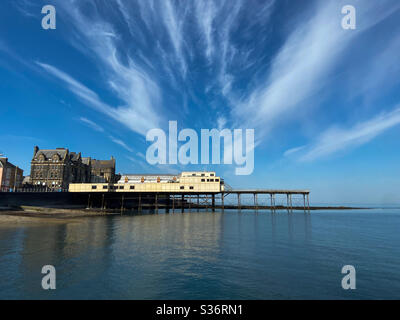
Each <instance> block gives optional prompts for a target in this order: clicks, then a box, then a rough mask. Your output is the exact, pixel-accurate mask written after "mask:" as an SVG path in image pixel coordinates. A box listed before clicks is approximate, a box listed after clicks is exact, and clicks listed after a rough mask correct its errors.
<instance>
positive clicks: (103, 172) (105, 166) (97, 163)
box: [82, 157, 117, 183]
mask: <svg viewBox="0 0 400 320" xmlns="http://www.w3.org/2000/svg"><path fill="white" fill-rule="evenodd" d="M82 161H83V162H84V163H85V164H86V165H87V166H88V169H89V175H90V180H89V181H90V182H94V183H102V182H106V183H114V182H116V179H117V178H116V175H115V159H114V158H113V157H111V160H96V159H92V158H90V157H89V158H83V159H82Z"/></svg>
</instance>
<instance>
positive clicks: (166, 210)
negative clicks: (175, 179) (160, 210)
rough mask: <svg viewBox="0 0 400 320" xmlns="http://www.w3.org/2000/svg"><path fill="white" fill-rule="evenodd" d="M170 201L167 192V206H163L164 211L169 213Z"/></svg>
mask: <svg viewBox="0 0 400 320" xmlns="http://www.w3.org/2000/svg"><path fill="white" fill-rule="evenodd" d="M170 201H171V196H170V195H169V194H167V206H166V207H165V213H169V207H170Z"/></svg>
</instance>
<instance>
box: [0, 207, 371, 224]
mask: <svg viewBox="0 0 400 320" xmlns="http://www.w3.org/2000/svg"><path fill="white" fill-rule="evenodd" d="M179 209H180V208H176V210H177V211H179ZM185 209H192V210H195V209H197V208H196V207H194V206H193V207H191V208H189V207H187V206H186V207H185ZM199 209H206V207H205V206H199ZM208 209H211V208H210V207H208ZM215 209H222V206H219V205H217V206H215ZM224 209H225V210H253V209H254V210H256V209H258V210H272V209H271V207H270V206H258V207H257V208H256V207H254V206H246V205H243V206H241V208H240V209H239V208H238V207H237V206H230V205H225V206H224ZM362 209H366V210H369V209H371V208H367V207H365V208H363V207H347V206H337V207H336V206H311V207H310V208H309V209H308V208H306V209H304V207H298V206H297V207H292V208H287V207H285V206H276V207H275V208H273V210H291V211H292V210H293V211H308V210H309V211H315V210H362ZM134 212H136V211H133V210H132V211H129V210H128V211H125V213H134ZM112 215H121V211H120V210H110V209H109V210H101V209H85V208H82V207H79V208H66V207H62V208H54V207H52V208H50V207H39V206H19V207H0V225H1V224H2V223H21V222H29V223H34V222H43V221H49V222H50V221H51V222H58V223H60V222H63V223H64V222H72V221H74V219H76V218H83V217H99V216H112Z"/></svg>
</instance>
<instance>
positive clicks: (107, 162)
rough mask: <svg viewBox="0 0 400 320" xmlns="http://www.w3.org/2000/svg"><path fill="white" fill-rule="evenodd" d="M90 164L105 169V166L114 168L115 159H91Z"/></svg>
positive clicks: (95, 167)
mask: <svg viewBox="0 0 400 320" xmlns="http://www.w3.org/2000/svg"><path fill="white" fill-rule="evenodd" d="M91 166H92V168H94V169H107V168H114V169H115V159H112V160H96V159H91Z"/></svg>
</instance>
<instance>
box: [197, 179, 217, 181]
mask: <svg viewBox="0 0 400 320" xmlns="http://www.w3.org/2000/svg"><path fill="white" fill-rule="evenodd" d="M201 182H206V179H201ZM207 182H214V179H207ZM215 182H219V179H215Z"/></svg>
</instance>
